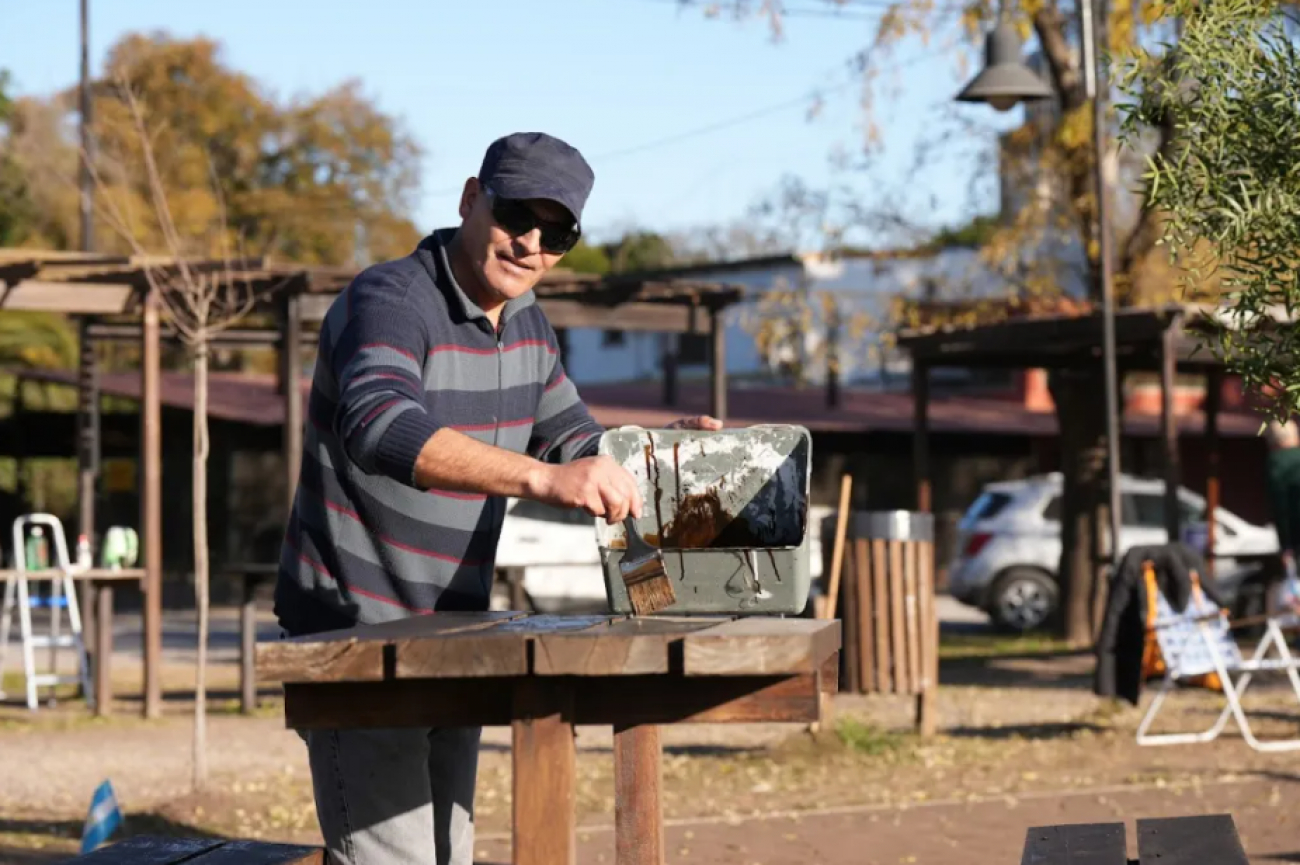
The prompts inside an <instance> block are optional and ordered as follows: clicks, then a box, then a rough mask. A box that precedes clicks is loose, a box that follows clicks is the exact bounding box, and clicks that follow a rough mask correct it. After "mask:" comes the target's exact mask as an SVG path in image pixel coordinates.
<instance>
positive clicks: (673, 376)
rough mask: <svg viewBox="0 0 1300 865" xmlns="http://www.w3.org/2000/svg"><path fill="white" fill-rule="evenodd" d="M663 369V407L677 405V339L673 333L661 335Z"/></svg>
mask: <svg viewBox="0 0 1300 865" xmlns="http://www.w3.org/2000/svg"><path fill="white" fill-rule="evenodd" d="M662 338H663V344H664V350H663V369H664V405H666V406H675V405H677V346H678V340H679V337H678V335H677V334H675V333H665V334H663V335H662Z"/></svg>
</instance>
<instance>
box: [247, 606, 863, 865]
mask: <svg viewBox="0 0 1300 865" xmlns="http://www.w3.org/2000/svg"><path fill="white" fill-rule="evenodd" d="M839 649H840V623H839V622H838V621H837V620H817V619H803V618H788V619H787V618H775V617H768V616H763V617H752V618H731V617H720V616H709V617H659V616H654V617H643V618H628V617H624V616H612V615H599V616H550V615H529V614H526V613H518V612H484V613H435V614H432V615H426V616H418V617H414V618H409V619H404V620H400V621H396V622H389V623H386V624H382V625H362V626H358V627H355V628H351V629H348V630H343V631H334V632H330V633H325V634H318V635H315V636H311V637H300V638H294V639H288V640H280V641H276V642H264V643H259V644H258V646H257V673H258V676H259V677H260V678H262V679H264V680H268V681H278V682H282V683H284V692H285V709H284V711H285V724H286V726H287V727H289V728H291V729H299V730H308V729H330V728H334V729H347V728H365V727H403V726H431V727H442V726H446V727H454V726H479V725H481V726H506V725H509V726H510V727H511V728H512V731H513V738H514V746H513V772H514V785H513V789H514V795H513V800H512V807H513V812H514V813H513V823H514V845H513V846H514V862H515V863H516V865H566V863H569V865H571V863H573V862H574V861H575V855H576V825H575V818H576V813H575V790H574V783H575V782H574V761H575V757H576V754H575V747H574V737H573V728H574V726H575V725H579V724H593V725H610V726H612V727H613V728H614V776H615V806H614V823H615V838H616V849H617V862H618V863H619V865H634V863H635V865H661V863H662V862H663V860H664V853H663V817H662V811H661V809H660V786H661V773H662V764H661V761H662V747H661V744H660V738H659V725H662V724H675V723H683V722H693V723H698V722H708V723H727V722H759V721H781V722H803V723H808V722H812V721H816V720H818V718H819V713H820V706H821V699H820V696H821V693H822V691H823V690H834V689H835V687H836V682H837V681H838V677H839Z"/></svg>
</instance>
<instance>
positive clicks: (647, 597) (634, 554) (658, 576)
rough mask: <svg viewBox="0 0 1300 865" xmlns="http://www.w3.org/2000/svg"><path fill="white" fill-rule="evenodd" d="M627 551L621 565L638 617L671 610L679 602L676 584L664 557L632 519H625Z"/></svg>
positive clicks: (629, 595)
mask: <svg viewBox="0 0 1300 865" xmlns="http://www.w3.org/2000/svg"><path fill="white" fill-rule="evenodd" d="M623 528H624V529H625V530H626V531H627V549H626V550H625V551H624V552H623V558H622V560H621V561H620V562H619V563H618V569H619V571H620V572H621V573H622V575H623V585H624V586H626V587H627V599H628V601H630V602H631V604H632V612H633V614H634V615H638V616H644V615H648V614H650V613H657V612H659V611H660V610H662V609H664V608H665V607H670V606H672V605H673V603H674V602H675V601H676V600H677V595H676V593H674V592H673V582H672V580H671V579H669V578H668V571H667V569H666V568H664V554H663V553H662V552H660V551H659V550H657V549H655V548H654V547H652V546H650V544H649V543H647V541H646V539H645V538H643V537H641V535H640V533H639V532H637V530H636V523H635V522H633V520H632V515H631V514H628V515H627V516H626V517H624V518H623Z"/></svg>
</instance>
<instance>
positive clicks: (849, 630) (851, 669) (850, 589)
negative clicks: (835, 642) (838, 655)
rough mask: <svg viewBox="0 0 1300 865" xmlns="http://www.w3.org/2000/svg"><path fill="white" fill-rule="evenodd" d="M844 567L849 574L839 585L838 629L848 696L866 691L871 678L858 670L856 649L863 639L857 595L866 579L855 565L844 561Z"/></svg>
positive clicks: (861, 590)
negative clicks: (847, 569)
mask: <svg viewBox="0 0 1300 865" xmlns="http://www.w3.org/2000/svg"><path fill="white" fill-rule="evenodd" d="M844 567H847V568H849V573H848V574H847V575H846V578H843V581H842V582H841V584H840V585H841V586H842V589H841V591H843V592H844V603H843V604H842V605H841V606H840V627H841V628H842V629H843V640H844V687H845V688H847V689H848V692H849V693H850V694H860V693H863V692H864V691H865V690H866V687H867V685H866V683H867V682H868V681H869V680H870V678H871V675H870V673H869V671H866V670H860V669H858V660H859V655H858V650H857V648H856V647H857V645H858V643H859V641H860V640H862V639H863V631H862V617H861V616H860V615H859V610H858V604H859V602H858V595H859V593H861V592H863V591H866V589H867V579H866V575H865V574H863V573H862V572H861V571H860V570H859V569H858V567H857V565H856V564H853V565H850V564H849V563H848V561H846V562H845V563H844Z"/></svg>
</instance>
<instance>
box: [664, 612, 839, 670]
mask: <svg viewBox="0 0 1300 865" xmlns="http://www.w3.org/2000/svg"><path fill="white" fill-rule="evenodd" d="M839 648H840V622H839V620H838V619H829V620H828V619H777V618H772V617H768V616H754V617H750V618H744V619H735V620H733V621H730V622H724V623H723V624H720V625H716V626H714V627H712V628H708V629H706V630H702V631H696V632H695V633H693V634H688V635H687V636H686V638H685V649H684V656H685V672H686V675H687V676H790V675H799V674H804V673H816V672H817V671H818V670H820V669H821V667H822V664H824V663H825V662H826V659H827V658H829V657H830V656H831V655H833V654H835V652H836V651H837V650H838V649H839Z"/></svg>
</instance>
